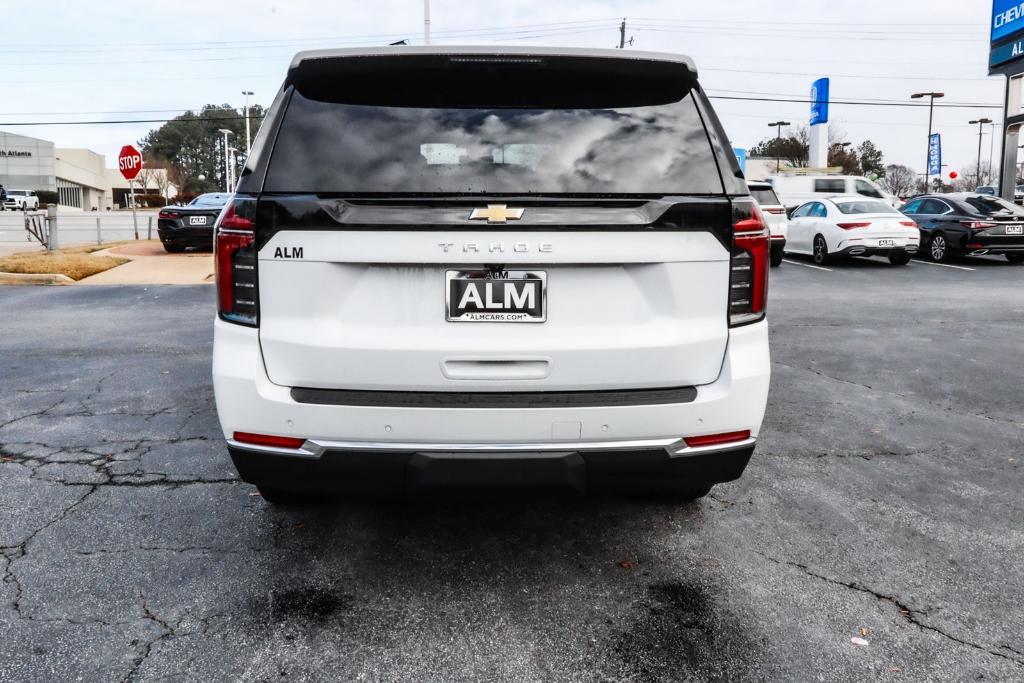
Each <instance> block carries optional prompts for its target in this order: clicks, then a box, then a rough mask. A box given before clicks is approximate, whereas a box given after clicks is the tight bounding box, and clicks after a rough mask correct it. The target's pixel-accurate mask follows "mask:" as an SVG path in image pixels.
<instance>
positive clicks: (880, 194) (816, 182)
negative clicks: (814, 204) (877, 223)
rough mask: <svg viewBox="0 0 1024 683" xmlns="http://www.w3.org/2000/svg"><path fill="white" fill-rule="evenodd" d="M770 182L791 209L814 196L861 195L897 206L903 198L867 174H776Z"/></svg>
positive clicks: (771, 177) (820, 197)
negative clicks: (864, 175) (869, 177)
mask: <svg viewBox="0 0 1024 683" xmlns="http://www.w3.org/2000/svg"><path fill="white" fill-rule="evenodd" d="M768 182H770V183H771V184H772V187H774V188H775V194H777V195H778V196H779V199H780V200H782V203H783V205H784V206H785V207H786V208H787V209H790V210H792V209H794V208H795V207H797V206H800V205H801V204H804V203H806V202H809V201H811V200H812V199H822V198H825V197H834V196H837V195H859V196H861V197H869V198H871V199H881V200H882V201H884V202H885V203H887V204H889V205H890V206H892V207H893V208H895V207H897V206H899V204H900V201H899V199H897V198H896V197H895V196H894V195H891V194H889V193H888V192H886V191H885V190H883V189H882V188H881V187H879V186H878V184H877V183H875V182H874V181H873V180H869V179H868V178H865V177H863V176H851V175H798V174H787V173H783V174H781V175H773V176H770V177H769V178H768Z"/></svg>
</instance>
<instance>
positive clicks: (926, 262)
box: [911, 259, 974, 272]
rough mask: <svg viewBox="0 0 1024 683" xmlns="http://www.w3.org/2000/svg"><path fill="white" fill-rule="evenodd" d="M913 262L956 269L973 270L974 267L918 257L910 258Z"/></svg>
mask: <svg viewBox="0 0 1024 683" xmlns="http://www.w3.org/2000/svg"><path fill="white" fill-rule="evenodd" d="M911 260H912V261H913V262H914V263H923V264H925V265H926V266H942V267H943V268H956V269H957V270H969V271H971V272H974V268H968V267H966V266H953V265H950V264H948V263H935V262H934V261H922V260H920V259H911Z"/></svg>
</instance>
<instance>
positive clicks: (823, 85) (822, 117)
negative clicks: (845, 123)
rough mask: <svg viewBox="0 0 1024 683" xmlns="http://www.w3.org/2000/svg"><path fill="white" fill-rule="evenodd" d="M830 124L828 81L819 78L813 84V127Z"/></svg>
mask: <svg viewBox="0 0 1024 683" xmlns="http://www.w3.org/2000/svg"><path fill="white" fill-rule="evenodd" d="M819 123H828V79H827V78H819V79H818V80H816V81H814V83H812V84H811V125H812V126H816V125H818V124H819Z"/></svg>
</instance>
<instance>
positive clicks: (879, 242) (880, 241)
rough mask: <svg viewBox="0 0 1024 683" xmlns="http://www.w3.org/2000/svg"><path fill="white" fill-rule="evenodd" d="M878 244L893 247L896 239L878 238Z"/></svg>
mask: <svg viewBox="0 0 1024 683" xmlns="http://www.w3.org/2000/svg"><path fill="white" fill-rule="evenodd" d="M878 246H880V247H895V246H896V240H878Z"/></svg>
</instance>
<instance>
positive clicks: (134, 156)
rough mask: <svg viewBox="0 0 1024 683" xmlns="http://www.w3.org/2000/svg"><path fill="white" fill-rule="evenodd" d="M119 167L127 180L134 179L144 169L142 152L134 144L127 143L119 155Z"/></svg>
mask: <svg viewBox="0 0 1024 683" xmlns="http://www.w3.org/2000/svg"><path fill="white" fill-rule="evenodd" d="M117 167H118V168H119V169H121V175H123V176H124V179H125V180H134V179H135V176H137V175H139V171H141V170H142V154H140V153H139V150H137V149H135V147H134V146H133V145H125V146H124V147H122V148H121V153H120V154H118V155H117Z"/></svg>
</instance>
